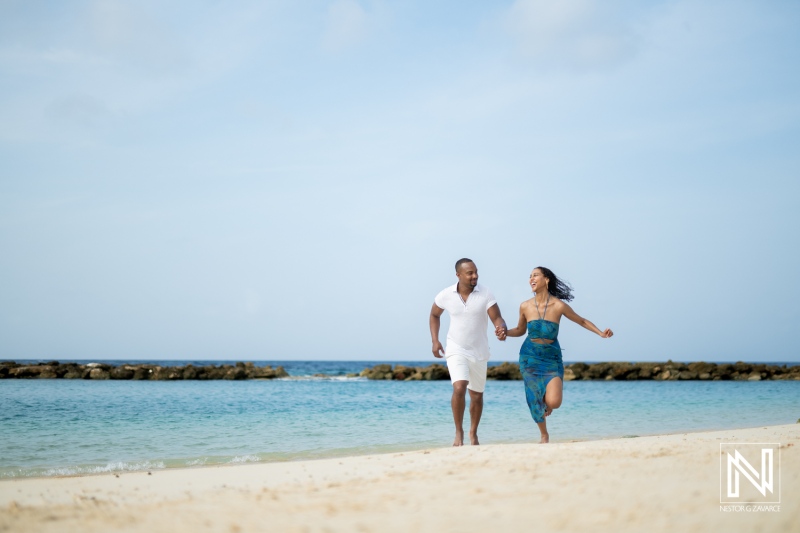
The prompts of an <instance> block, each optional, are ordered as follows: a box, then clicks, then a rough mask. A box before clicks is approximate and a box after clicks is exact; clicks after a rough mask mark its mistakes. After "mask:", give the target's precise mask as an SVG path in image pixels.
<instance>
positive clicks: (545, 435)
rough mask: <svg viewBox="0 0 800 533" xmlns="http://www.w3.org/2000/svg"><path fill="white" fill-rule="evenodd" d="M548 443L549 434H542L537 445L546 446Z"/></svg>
mask: <svg viewBox="0 0 800 533" xmlns="http://www.w3.org/2000/svg"><path fill="white" fill-rule="evenodd" d="M548 442H550V434H549V433H542V440H540V441H539V444H547V443H548Z"/></svg>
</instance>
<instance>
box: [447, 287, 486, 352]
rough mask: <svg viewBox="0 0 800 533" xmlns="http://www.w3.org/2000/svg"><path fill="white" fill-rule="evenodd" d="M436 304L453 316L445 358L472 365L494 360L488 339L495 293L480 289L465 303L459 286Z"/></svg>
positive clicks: (475, 289) (451, 289)
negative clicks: (457, 357)
mask: <svg viewBox="0 0 800 533" xmlns="http://www.w3.org/2000/svg"><path fill="white" fill-rule="evenodd" d="M433 303H435V304H436V305H437V306H439V307H441V308H442V309H444V310H445V311H447V312H448V313H450V329H448V330H447V344H446V346H445V348H444V356H445V357H450V356H453V355H463V356H464V357H466V358H467V359H471V360H472V361H487V360H488V359H489V357H490V356H491V354H490V353H489V338H488V336H487V335H486V329H487V328H488V326H489V315H488V314H487V311H488V310H489V308H490V307H491V306H493V305H494V304H496V303H497V300H495V299H494V295H493V294H492V292H491V291H490V290H489V289H487V288H486V287H483V286H481V285H477V286H476V287H475V288H474V289H472V292H471V293H470V295H469V296H468V297H467V300H466V301H464V300H462V299H461V295H460V294H458V283H456V284H455V285H453V286H452V287H447V288H446V289H444V290H443V291H442V292H440V293H439V294H437V295H436V298H434V299H433Z"/></svg>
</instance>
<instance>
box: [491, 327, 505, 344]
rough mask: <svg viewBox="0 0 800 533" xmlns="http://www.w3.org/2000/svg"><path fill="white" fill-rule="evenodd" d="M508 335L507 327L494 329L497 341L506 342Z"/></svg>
mask: <svg viewBox="0 0 800 533" xmlns="http://www.w3.org/2000/svg"><path fill="white" fill-rule="evenodd" d="M506 333H508V329H507V328H506V327H505V326H496V327H495V328H494V334H495V335H496V336H497V340H499V341H504V340H506Z"/></svg>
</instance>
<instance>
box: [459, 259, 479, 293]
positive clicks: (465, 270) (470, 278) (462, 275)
mask: <svg viewBox="0 0 800 533" xmlns="http://www.w3.org/2000/svg"><path fill="white" fill-rule="evenodd" d="M456 277H457V278H458V283H460V284H461V285H462V286H464V287H472V288H473V289H474V288H475V285H477V284H478V267H476V266H475V263H461V266H459V267H458V271H456Z"/></svg>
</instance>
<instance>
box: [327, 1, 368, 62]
mask: <svg viewBox="0 0 800 533" xmlns="http://www.w3.org/2000/svg"><path fill="white" fill-rule="evenodd" d="M368 19H369V15H368V14H367V12H366V11H365V10H364V8H362V7H361V5H360V4H359V3H358V2H356V1H355V0H336V1H335V2H333V3H332V4H331V5H330V7H329V8H328V17H327V21H326V24H325V33H324V34H323V36H322V47H323V49H325V50H327V51H330V52H341V51H342V50H345V49H347V48H350V47H352V46H354V45H355V44H357V43H358V42H360V41H361V40H362V39H363V38H364V37H365V36H366V34H367V29H368V28H367V23H368Z"/></svg>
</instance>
